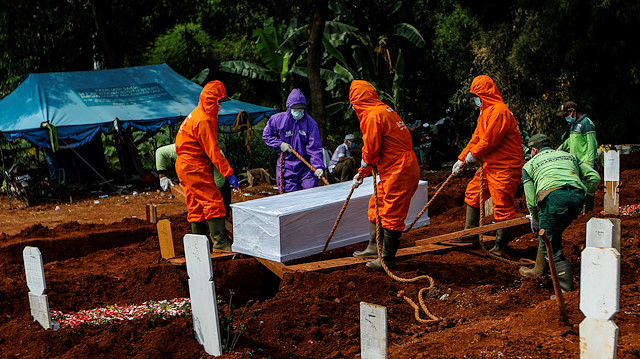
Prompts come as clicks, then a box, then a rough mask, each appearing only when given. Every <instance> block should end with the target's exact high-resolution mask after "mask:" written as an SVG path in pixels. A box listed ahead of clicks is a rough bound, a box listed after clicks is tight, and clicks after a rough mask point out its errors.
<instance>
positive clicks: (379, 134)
mask: <svg viewBox="0 0 640 359" xmlns="http://www.w3.org/2000/svg"><path fill="white" fill-rule="evenodd" d="M349 101H350V102H351V104H352V105H353V109H354V110H355V112H356V114H357V115H358V120H360V130H361V131H362V141H363V143H364V146H363V147H362V159H363V160H364V161H365V162H366V163H368V164H369V165H371V166H376V167H377V169H378V173H379V174H380V182H378V187H377V189H378V212H379V214H380V219H381V221H382V227H383V228H386V229H390V230H392V231H402V230H403V229H404V220H405V218H406V217H407V212H408V211H409V205H410V204H411V197H413V194H414V193H415V191H416V189H417V188H418V181H419V180H420V167H419V165H418V160H417V158H416V154H415V153H414V152H413V149H412V148H411V135H410V134H409V130H408V129H407V127H406V126H405V124H404V121H402V119H401V118H400V116H398V114H397V113H396V112H395V111H394V110H393V109H392V108H390V107H389V106H387V105H386V104H384V103H383V102H382V101H380V98H379V97H378V93H377V92H376V90H375V89H374V88H373V86H371V84H369V83H368V82H366V81H362V80H355V81H353V82H351V88H350V90H349ZM369 173H371V167H370V166H369V167H367V168H365V171H364V173H363V174H362V175H363V176H366V175H368V174H369ZM368 214H369V221H371V222H375V221H376V212H375V196H373V195H372V196H371V199H370V200H369V211H368Z"/></svg>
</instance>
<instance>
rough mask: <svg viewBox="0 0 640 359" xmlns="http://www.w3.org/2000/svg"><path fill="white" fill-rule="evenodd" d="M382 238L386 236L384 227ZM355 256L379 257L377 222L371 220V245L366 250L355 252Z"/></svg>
mask: <svg viewBox="0 0 640 359" xmlns="http://www.w3.org/2000/svg"><path fill="white" fill-rule="evenodd" d="M380 238H384V228H380ZM353 256H354V257H358V258H376V257H378V247H377V245H376V224H375V223H374V222H369V245H367V248H365V249H364V251H355V252H353Z"/></svg>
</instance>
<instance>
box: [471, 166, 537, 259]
mask: <svg viewBox="0 0 640 359" xmlns="http://www.w3.org/2000/svg"><path fill="white" fill-rule="evenodd" d="M483 197H484V166H483V165H482V163H480V222H479V223H478V227H482V226H483V225H484V223H483V222H484V198H483ZM478 242H480V248H482V251H483V252H484V254H486V255H487V256H489V257H491V258H493V259H496V260H499V261H500V262H503V263H507V264H512V265H518V266H521V265H530V264H532V263H534V262H533V261H532V260H530V259H521V260H519V261H512V260H510V259H507V258H503V257H500V256H497V255H495V254H493V253H491V252H489V250H488V249H487V247H486V246H485V245H484V242H483V241H482V239H481V235H478Z"/></svg>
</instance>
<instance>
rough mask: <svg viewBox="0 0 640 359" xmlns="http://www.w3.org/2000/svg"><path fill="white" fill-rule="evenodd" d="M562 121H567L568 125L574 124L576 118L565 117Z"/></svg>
mask: <svg viewBox="0 0 640 359" xmlns="http://www.w3.org/2000/svg"><path fill="white" fill-rule="evenodd" d="M564 119H565V120H567V122H569V123H574V122H576V118H575V117H571V116H567V117H565V118H564Z"/></svg>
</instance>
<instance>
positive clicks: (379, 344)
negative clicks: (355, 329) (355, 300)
mask: <svg viewBox="0 0 640 359" xmlns="http://www.w3.org/2000/svg"><path fill="white" fill-rule="evenodd" d="M360 354H361V358H362V359H386V358H387V355H388V354H387V307H383V306H381V305H376V304H371V303H365V302H360Z"/></svg>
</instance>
